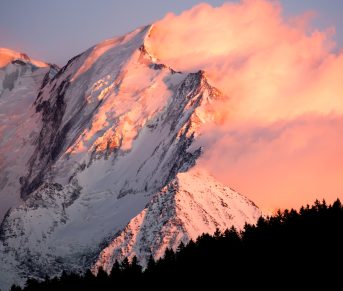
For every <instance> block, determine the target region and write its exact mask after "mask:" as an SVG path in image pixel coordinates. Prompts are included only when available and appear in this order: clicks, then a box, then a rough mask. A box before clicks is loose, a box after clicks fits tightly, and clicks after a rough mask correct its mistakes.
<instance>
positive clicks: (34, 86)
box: [0, 48, 57, 221]
mask: <svg viewBox="0 0 343 291" xmlns="http://www.w3.org/2000/svg"><path fill="white" fill-rule="evenodd" d="M56 70H57V68H56V67H54V66H51V65H48V64H46V63H43V62H40V61H35V60H31V59H30V58H29V57H28V56H27V55H25V54H22V53H17V52H14V51H12V50H9V49H5V48H0V136H1V139H0V149H1V150H0V167H1V171H0V201H1V203H0V221H1V220H2V218H3V216H4V214H5V213H6V211H7V210H8V209H9V208H10V207H13V206H15V205H18V203H19V202H20V195H19V189H20V183H19V178H20V177H21V176H22V175H24V174H25V171H26V164H27V162H28V159H29V158H30V156H31V155H32V152H33V146H32V142H33V139H34V136H35V135H36V134H37V131H36V130H35V128H36V126H37V124H38V123H39V122H40V121H39V116H37V115H35V109H34V108H33V106H32V105H33V102H34V100H35V98H36V97H37V93H38V90H39V88H40V86H41V85H42V81H43V79H44V78H46V79H47V78H48V77H49V73H50V77H51V76H52V75H53V74H54V73H56Z"/></svg>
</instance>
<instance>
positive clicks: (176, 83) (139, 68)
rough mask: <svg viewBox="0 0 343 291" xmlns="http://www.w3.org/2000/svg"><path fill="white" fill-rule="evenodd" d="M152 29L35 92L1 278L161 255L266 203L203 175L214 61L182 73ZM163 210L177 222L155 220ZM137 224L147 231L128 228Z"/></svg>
mask: <svg viewBox="0 0 343 291" xmlns="http://www.w3.org/2000/svg"><path fill="white" fill-rule="evenodd" d="M149 32H150V27H144V28H140V29H137V30H135V31H133V32H131V33H129V34H127V35H125V36H123V37H119V38H114V39H110V40H107V41H104V42H102V43H100V44H98V45H96V46H94V47H92V48H90V49H89V50H87V51H85V52H84V53H82V54H80V55H78V56H76V57H74V58H73V59H72V60H70V61H69V62H68V64H67V65H66V66H65V67H63V68H62V69H61V70H59V71H58V73H57V74H56V75H53V76H51V77H49V74H48V75H47V76H48V77H47V78H44V79H43V80H42V81H41V83H42V84H41V86H40V87H39V92H38V93H37V96H36V97H37V98H31V99H30V100H28V101H27V102H28V103H27V104H28V105H27V107H28V108H29V109H28V110H27V111H28V112H27V111H25V110H23V112H24V113H23V114H27V116H29V118H30V119H28V117H25V120H27V124H28V125H27V126H25V123H24V124H23V125H22V126H20V127H19V130H21V131H22V132H23V133H22V135H21V136H24V135H27V136H28V137H30V139H29V141H30V142H29V146H26V144H25V145H23V144H19V145H16V144H15V143H16V141H15V140H14V139H9V141H8V145H7V146H6V147H4V146H3V145H2V146H1V148H0V152H1V153H6V152H7V151H8V150H9V148H10V147H11V146H14V147H16V146H17V147H18V149H20V156H21V151H22V150H23V149H24V151H26V152H24V153H25V157H21V158H20V159H19V160H22V161H21V162H20V165H25V167H24V169H20V170H19V169H16V168H11V171H12V175H13V176H14V177H15V179H14V180H16V179H17V181H20V184H19V186H18V184H16V187H17V188H15V189H14V190H16V191H15V193H16V195H17V196H18V197H19V193H20V199H21V200H20V199H19V198H18V201H19V202H20V201H22V202H21V203H20V205H17V207H12V209H11V210H10V211H8V213H7V214H6V217H5V219H4V220H3V222H2V224H1V226H0V261H1V262H3V264H1V266H0V288H2V287H3V288H6V287H8V286H9V285H10V284H12V283H13V282H17V283H22V282H23V280H24V279H25V278H26V277H27V276H28V275H30V276H36V277H44V276H45V275H46V274H49V275H54V274H59V273H60V272H61V270H62V269H68V270H84V269H85V268H89V267H91V266H93V265H94V263H96V265H99V264H103V265H104V266H105V267H106V268H109V266H110V265H111V263H112V262H113V259H116V258H118V259H120V258H122V256H123V255H129V256H132V255H133V254H137V255H138V256H139V257H140V259H141V260H142V263H144V261H145V259H146V256H148V253H149V250H150V251H152V254H153V255H155V256H156V257H159V256H160V255H161V254H162V252H163V251H164V249H165V248H166V247H168V246H172V247H176V245H177V243H178V242H179V241H185V242H186V241H187V240H189V239H191V238H193V239H194V238H195V237H196V236H198V235H200V234H201V233H202V232H213V231H214V229H215V228H216V227H219V228H225V227H229V226H231V225H235V226H237V227H242V225H243V223H244V222H245V221H248V222H254V221H255V220H256V219H257V217H258V215H259V214H260V212H259V210H258V209H257V208H256V206H255V205H254V204H253V203H251V202H250V201H248V200H247V199H246V198H244V197H243V196H241V195H239V194H237V193H235V192H234V191H232V190H230V189H229V188H227V187H225V186H223V185H220V184H219V183H217V182H216V181H214V179H213V178H211V177H210V176H209V175H207V174H205V173H203V172H202V171H200V174H199V169H197V166H196V160H197V158H198V157H199V156H200V155H201V148H197V147H195V146H194V140H196V138H197V135H198V128H199V127H200V126H201V124H204V123H206V122H207V120H209V119H211V118H212V116H211V114H210V113H209V112H208V111H207V110H206V108H207V106H209V104H211V102H213V101H214V100H216V99H218V98H221V95H220V92H219V91H218V90H216V89H215V88H213V87H212V86H211V85H210V82H209V81H208V79H207V77H206V74H205V73H204V72H203V71H199V72H193V73H181V72H175V71H174V70H173V69H172V68H168V67H167V66H165V65H163V64H161V63H159V62H158V60H156V59H155V58H154V57H153V56H151V55H150V54H149V52H148V51H147V50H146V46H145V41H146V39H147V38H148V36H149ZM41 79H42V78H41ZM15 88H17V87H15ZM33 91H34V90H33ZM0 100H1V99H0ZM29 104H31V106H30V105H29ZM3 114H5V112H4V113H3ZM3 155H4V154H3ZM4 156H5V155H4ZM6 159H7V158H6ZM6 159H5V161H6ZM13 159H14V158H12V160H13ZM7 163H8V164H10V163H9V162H7ZM18 165H19V164H18ZM194 168H195V169H194ZM190 169H192V171H191V172H190ZM193 169H194V170H193ZM193 171H195V172H193ZM199 175H200V176H199ZM14 190H12V191H14ZM19 202H18V203H19ZM169 207H170V209H169ZM159 213H165V215H164V216H163V217H160V218H161V219H162V220H163V221H166V222H168V223H167V225H166V226H165V227H162V226H161V224H158V225H151V223H152V222H154V221H159V220H158V219H159V216H158V215H159ZM160 222H161V220H160ZM178 222H179V223H180V224H178ZM178 226H180V227H178ZM130 228H135V229H136V231H135V235H136V236H137V237H135V238H131V237H130V236H127V229H130ZM138 229H140V230H144V231H142V232H141V231H138ZM150 229H151V231H152V230H153V229H155V230H156V231H157V232H158V235H156V236H154V235H151V232H149V230H150ZM129 246H130V247H129ZM139 249H142V251H140V250H139ZM143 249H144V250H143ZM99 255H100V257H99ZM106 258H108V261H106Z"/></svg>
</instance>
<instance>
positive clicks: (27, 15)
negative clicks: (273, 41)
mask: <svg viewBox="0 0 343 291" xmlns="http://www.w3.org/2000/svg"><path fill="white" fill-rule="evenodd" d="M202 2H206V3H209V4H211V5H212V6H218V5H221V4H222V3H224V2H225V1H223V0H211V1H199V0H182V1H174V0H164V1H157V0H145V1H141V0H116V1H114V0H97V1H95V0H59V1H52V0H25V1H22V0H0V47H7V48H11V49H14V50H17V51H20V52H25V53H27V54H28V55H29V56H31V57H32V58H35V59H41V60H44V61H47V62H50V63H56V64H58V65H60V66H62V65H64V64H65V63H66V62H67V61H68V60H69V59H70V58H72V57H73V56H75V55H77V54H78V53H81V52H82V51H84V50H86V49H87V48H89V47H91V46H92V45H95V44H96V43H98V42H100V41H102V40H104V39H108V38H112V37H114V36H119V35H122V34H125V33H126V32H129V31H131V30H133V29H135V28H137V27H139V26H142V25H146V24H149V23H152V22H154V21H156V20H158V19H161V18H162V17H163V16H164V15H165V14H166V13H167V12H174V13H176V14H179V13H180V12H182V11H184V10H186V9H189V8H191V7H193V6H194V5H196V4H198V3H202ZM281 3H282V6H283V7H284V12H283V13H284V14H285V15H296V14H299V13H302V12H304V11H308V10H312V11H316V12H317V18H316V19H315V20H314V22H315V23H316V24H317V25H318V26H320V27H322V28H324V27H336V37H335V39H336V40H337V43H338V45H339V46H340V47H342V46H343V17H341V15H342V11H343V1H341V0H330V1H327V0H303V1H298V0H282V1H281ZM341 28H342V29H341Z"/></svg>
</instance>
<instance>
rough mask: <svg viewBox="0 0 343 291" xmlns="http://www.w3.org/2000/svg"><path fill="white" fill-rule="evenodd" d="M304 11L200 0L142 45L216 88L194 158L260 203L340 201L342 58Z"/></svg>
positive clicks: (259, 2) (250, 0) (251, 1)
mask: <svg viewBox="0 0 343 291" xmlns="http://www.w3.org/2000/svg"><path fill="white" fill-rule="evenodd" d="M313 16H314V13H313V12H307V13H304V14H303V15H298V16H294V17H292V18H284V17H283V16H282V7H281V4H280V3H279V2H277V1H267V0H245V1H241V2H238V3H227V4H224V5H222V6H221V7H211V6H210V5H208V4H200V5H198V6H195V7H194V8H192V9H191V10H188V11H185V12H183V13H182V14H180V15H174V14H168V15H167V16H166V17H165V18H164V19H162V20H161V21H159V22H157V23H156V24H155V25H154V28H153V30H152V32H151V34H150V38H149V41H148V43H147V46H148V49H149V51H150V52H151V53H152V54H153V55H154V56H156V57H157V58H158V59H160V60H161V61H162V62H163V63H165V64H168V65H169V66H171V67H172V68H174V69H175V70H181V71H185V72H187V71H196V70H199V69H203V70H205V71H206V73H207V76H208V78H209V79H210V81H211V83H212V84H213V85H214V86H216V87H217V88H218V89H219V90H220V91H222V92H223V94H224V98H223V100H220V101H217V103H215V104H213V108H214V111H215V120H214V122H212V123H207V124H205V125H204V126H203V127H202V129H201V135H200V137H199V138H198V144H200V145H203V146H204V148H205V153H204V156H203V157H202V159H201V161H200V162H199V164H200V165H201V166H202V167H205V168H207V169H209V170H210V171H211V173H212V174H213V175H215V176H216V177H217V178H219V179H220V180H221V181H224V182H225V183H227V184H229V185H233V186H234V187H235V188H236V189H237V190H239V191H241V192H243V193H244V194H246V195H247V196H248V197H250V198H251V199H252V200H254V201H255V202H256V203H257V204H259V205H260V206H261V207H262V208H263V209H275V208H279V207H281V208H284V207H298V206H299V205H301V204H305V203H311V202H312V201H313V200H314V199H315V198H326V199H328V200H329V201H332V199H334V198H337V197H341V198H342V197H343V170H342V168H343V167H342V165H343V147H342V145H343V144H342V137H341V133H342V132H343V54H342V52H337V48H335V43H334V42H333V40H332V36H333V34H334V31H335V30H334V28H328V29H326V30H318V29H316V28H313V27H312V26H311V18H312V17H313ZM213 108H212V109H213Z"/></svg>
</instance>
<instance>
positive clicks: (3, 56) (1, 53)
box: [0, 48, 49, 69]
mask: <svg viewBox="0 0 343 291" xmlns="http://www.w3.org/2000/svg"><path fill="white" fill-rule="evenodd" d="M13 62H14V63H15V62H17V63H20V62H21V63H31V64H32V65H34V66H36V67H39V68H41V67H47V66H49V65H48V64H47V63H45V62H42V61H38V60H33V59H31V58H30V57H29V56H28V55H27V54H25V53H19V52H16V51H14V50H11V49H8V48H0V69H1V68H4V67H6V66H7V65H9V64H10V63H13Z"/></svg>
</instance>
